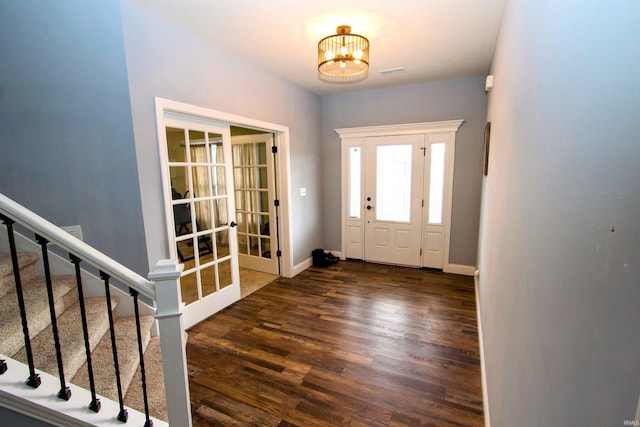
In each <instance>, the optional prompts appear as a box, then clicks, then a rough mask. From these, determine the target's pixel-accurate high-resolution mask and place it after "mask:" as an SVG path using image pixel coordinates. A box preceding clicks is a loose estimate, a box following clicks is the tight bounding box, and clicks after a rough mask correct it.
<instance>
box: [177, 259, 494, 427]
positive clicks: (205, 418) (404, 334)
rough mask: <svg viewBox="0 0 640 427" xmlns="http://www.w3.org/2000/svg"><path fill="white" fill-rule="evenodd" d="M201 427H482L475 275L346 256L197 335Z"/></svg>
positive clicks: (194, 387)
mask: <svg viewBox="0 0 640 427" xmlns="http://www.w3.org/2000/svg"><path fill="white" fill-rule="evenodd" d="M187 359H188V364H189V381H190V388H191V403H192V413H193V421H194V425H195V426H214V425H215V426H282V427H285V426H300V427H302V426H305V427H306V426H438V427H441V426H481V425H483V415H482V391H481V381H480V356H479V348H478V336H477V325H476V309H475V295H474V287H473V279H472V278H470V277H465V276H456V275H448V274H443V273H440V272H434V271H427V270H417V269H408V268H401V267H392V266H384V265H377V264H368V263H363V262H357V261H341V262H339V263H337V264H335V265H333V266H331V267H328V268H314V267H312V268H309V269H307V270H306V271H304V272H303V273H301V274H299V275H298V276H296V277H294V278H292V279H287V278H279V279H278V280H276V281H275V282H273V283H271V284H269V285H267V286H265V287H264V288H262V289H260V290H258V291H257V292H255V293H253V294H251V295H249V296H248V297H247V298H244V299H243V300H241V301H239V302H237V303H236V304H234V305H232V306H230V307H228V308H226V309H225V310H223V311H221V312H219V313H217V314H216V315H214V316H212V317H211V318H209V319H207V320H206V321H204V322H202V323H200V324H199V325H197V326H195V327H194V328H192V329H191V330H190V331H189V340H188V345H187Z"/></svg>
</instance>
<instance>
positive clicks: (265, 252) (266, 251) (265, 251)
mask: <svg viewBox="0 0 640 427" xmlns="http://www.w3.org/2000/svg"><path fill="white" fill-rule="evenodd" d="M260 248H261V249H262V258H271V240H270V239H260Z"/></svg>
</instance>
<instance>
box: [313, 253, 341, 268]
mask: <svg viewBox="0 0 640 427" xmlns="http://www.w3.org/2000/svg"><path fill="white" fill-rule="evenodd" d="M311 257H312V258H313V266H314V267H328V266H329V265H331V264H333V263H335V262H338V258H336V257H335V256H333V255H332V254H331V253H329V252H325V251H324V249H314V250H313V251H311Z"/></svg>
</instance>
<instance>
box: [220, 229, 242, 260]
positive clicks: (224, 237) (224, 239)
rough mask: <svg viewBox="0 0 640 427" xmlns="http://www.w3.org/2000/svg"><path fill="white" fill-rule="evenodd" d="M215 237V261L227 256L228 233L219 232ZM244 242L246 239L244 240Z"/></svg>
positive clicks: (225, 231) (224, 231) (226, 231)
mask: <svg viewBox="0 0 640 427" xmlns="http://www.w3.org/2000/svg"><path fill="white" fill-rule="evenodd" d="M215 235H216V252H217V253H216V259H220V258H224V257H226V256H228V255H229V232H228V230H221V231H218V232H216V233H215ZM245 241H246V238H245ZM245 246H246V243H245Z"/></svg>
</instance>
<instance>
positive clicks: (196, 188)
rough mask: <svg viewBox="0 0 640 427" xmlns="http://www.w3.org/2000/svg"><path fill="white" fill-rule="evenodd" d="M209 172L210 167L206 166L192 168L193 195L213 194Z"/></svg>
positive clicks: (205, 195)
mask: <svg viewBox="0 0 640 427" xmlns="http://www.w3.org/2000/svg"><path fill="white" fill-rule="evenodd" d="M208 174H209V168H208V167H206V166H193V167H192V168H191V179H192V181H193V188H192V189H191V193H192V194H193V197H209V196H210V195H211V192H210V189H209V175H208Z"/></svg>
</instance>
